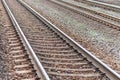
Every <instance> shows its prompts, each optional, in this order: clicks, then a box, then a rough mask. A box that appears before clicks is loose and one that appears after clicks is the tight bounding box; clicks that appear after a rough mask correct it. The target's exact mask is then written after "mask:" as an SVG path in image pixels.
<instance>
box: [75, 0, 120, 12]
mask: <svg viewBox="0 0 120 80" xmlns="http://www.w3.org/2000/svg"><path fill="white" fill-rule="evenodd" d="M76 1H79V2H82V3H87V4H89V5H92V6H98V7H102V8H104V9H108V10H112V11H116V12H120V7H119V6H117V5H113V4H108V3H103V2H99V1H93V0H76Z"/></svg>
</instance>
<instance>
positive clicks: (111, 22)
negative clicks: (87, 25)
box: [50, 0, 120, 30]
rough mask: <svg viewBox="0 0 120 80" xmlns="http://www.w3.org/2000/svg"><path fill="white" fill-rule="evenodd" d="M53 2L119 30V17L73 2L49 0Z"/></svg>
mask: <svg viewBox="0 0 120 80" xmlns="http://www.w3.org/2000/svg"><path fill="white" fill-rule="evenodd" d="M50 1H52V2H54V3H55V4H58V5H60V6H63V7H65V8H68V9H70V10H72V11H74V12H76V13H79V14H81V15H83V16H85V17H87V18H90V19H92V20H94V21H97V22H100V23H102V24H104V25H107V26H109V27H112V28H114V29H117V30H120V23H119V22H120V19H119V18H116V17H114V16H111V15H108V14H105V13H102V12H97V11H95V10H92V9H89V8H86V7H84V6H81V5H75V4H73V3H69V2H67V1H64V0H50Z"/></svg>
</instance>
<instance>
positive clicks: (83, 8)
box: [57, 0, 120, 22]
mask: <svg viewBox="0 0 120 80" xmlns="http://www.w3.org/2000/svg"><path fill="white" fill-rule="evenodd" d="M57 1H59V2H62V3H65V4H67V5H70V6H74V7H76V8H80V9H82V10H85V11H89V12H90V13H94V14H96V15H99V16H101V17H104V18H107V19H110V20H113V21H117V22H120V18H117V17H114V16H112V15H109V14H105V13H103V12H97V11H95V10H93V9H90V8H87V7H84V6H81V5H75V4H73V3H69V2H67V1H64V0H57Z"/></svg>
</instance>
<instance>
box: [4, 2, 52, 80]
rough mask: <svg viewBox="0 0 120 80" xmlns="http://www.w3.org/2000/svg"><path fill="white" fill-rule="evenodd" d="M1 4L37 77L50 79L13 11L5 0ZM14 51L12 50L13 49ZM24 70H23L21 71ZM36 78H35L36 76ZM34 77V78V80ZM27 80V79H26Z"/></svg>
mask: <svg viewBox="0 0 120 80" xmlns="http://www.w3.org/2000/svg"><path fill="white" fill-rule="evenodd" d="M2 2H3V4H4V7H5V8H6V10H7V12H8V15H9V17H10V19H11V21H12V23H13V25H14V27H15V30H16V32H17V33H18V35H19V36H20V39H21V41H22V43H23V45H24V46H25V48H26V50H27V51H28V53H29V54H28V55H29V57H30V59H31V62H32V64H33V67H34V68H35V70H36V73H37V76H38V77H39V78H42V79H43V80H50V79H49V77H48V75H47V73H46V71H45V70H44V68H43V66H42V64H41V63H40V61H39V59H38V57H37V56H36V54H35V52H34V51H33V49H32V47H31V45H30V44H29V42H28V40H27V38H26V37H25V35H24V33H23V32H22V30H21V28H20V26H19V24H18V22H17V21H16V19H15V17H14V15H13V13H12V12H11V10H10V8H9V7H8V5H7V3H6V0H2ZM13 52H14V51H13ZM16 56H17V57H19V55H16ZM23 72H24V71H23ZM41 75H42V76H41ZM28 79H29V78H28ZM36 79H37V78H36ZM36 79H35V80H36ZM26 80H27V79H26Z"/></svg>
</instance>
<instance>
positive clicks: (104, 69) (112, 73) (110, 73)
mask: <svg viewBox="0 0 120 80" xmlns="http://www.w3.org/2000/svg"><path fill="white" fill-rule="evenodd" d="M18 2H20V3H21V4H22V5H23V6H24V7H25V8H26V9H28V10H29V11H30V12H31V13H32V14H33V15H35V16H36V17H37V18H38V19H40V20H41V21H43V22H44V23H45V24H46V25H47V26H48V27H50V28H51V29H52V30H53V31H55V32H56V33H57V34H58V35H60V36H61V37H62V38H63V39H64V40H66V41H67V42H68V43H70V44H71V45H72V46H73V47H74V48H75V49H76V50H78V51H79V52H80V53H81V54H82V55H84V57H86V58H87V59H88V60H89V61H91V62H92V63H93V64H94V65H95V66H96V67H98V68H99V69H100V70H101V71H102V72H103V73H105V74H106V75H107V76H108V77H109V78H110V79H111V80H120V75H119V74H118V73H116V72H115V71H114V70H113V69H111V68H110V67H109V66H108V65H106V64H105V63H103V62H102V61H101V60H100V59H98V58H97V57H96V56H94V55H93V54H92V53H90V52H89V51H88V50H86V49H85V48H84V47H82V46H81V45H80V44H78V43H77V42H76V41H75V40H73V39H72V38H71V37H69V36H68V35H67V34H65V33H64V32H63V31H61V30H60V29H59V28H57V27H56V26H55V25H54V24H52V23H51V22H50V21H48V20H47V19H46V18H45V17H43V16H42V15H41V14H39V13H38V12H37V11H35V10H34V9H33V8H32V7H30V6H29V5H28V4H27V3H25V2H24V1H23V0H18Z"/></svg>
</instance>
